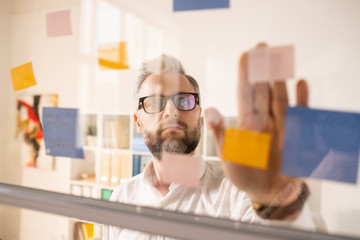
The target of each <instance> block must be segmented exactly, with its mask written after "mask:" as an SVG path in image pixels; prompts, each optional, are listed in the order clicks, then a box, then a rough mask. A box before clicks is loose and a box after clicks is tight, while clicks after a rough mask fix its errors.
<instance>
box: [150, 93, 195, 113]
mask: <svg viewBox="0 0 360 240" xmlns="http://www.w3.org/2000/svg"><path fill="white" fill-rule="evenodd" d="M168 98H171V100H172V101H173V103H174V105H175V107H176V108H177V109H179V110H182V111H189V110H192V109H194V108H195V104H196V99H195V96H194V95H191V94H177V95H172V96H168V97H164V96H151V97H148V98H146V99H144V110H145V111H146V112H148V113H157V112H161V111H162V110H163V109H164V107H165V105H166V102H167V99H168Z"/></svg>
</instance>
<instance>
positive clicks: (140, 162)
mask: <svg viewBox="0 0 360 240" xmlns="http://www.w3.org/2000/svg"><path fill="white" fill-rule="evenodd" d="M150 160H151V156H148V155H137V154H135V155H133V176H136V175H138V174H139V173H142V172H143V171H144V169H145V167H146V165H147V164H148V162H149V161H150Z"/></svg>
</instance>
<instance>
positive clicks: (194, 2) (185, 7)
mask: <svg viewBox="0 0 360 240" xmlns="http://www.w3.org/2000/svg"><path fill="white" fill-rule="evenodd" d="M173 3H174V5H173V6H174V12H176V11H189V10H201V9H214V8H229V7H230V3H229V0H174V2H173Z"/></svg>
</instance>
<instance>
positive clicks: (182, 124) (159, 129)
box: [157, 119, 188, 133]
mask: <svg viewBox="0 0 360 240" xmlns="http://www.w3.org/2000/svg"><path fill="white" fill-rule="evenodd" d="M174 124H177V125H179V126H180V127H182V128H183V129H184V130H185V131H186V130H188V126H187V125H186V123H185V122H183V121H181V120H177V119H170V120H167V121H166V122H162V123H160V124H159V127H158V131H157V132H158V133H160V132H161V131H162V130H163V129H165V128H166V127H167V126H169V125H174Z"/></svg>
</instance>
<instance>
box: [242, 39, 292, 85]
mask: <svg viewBox="0 0 360 240" xmlns="http://www.w3.org/2000/svg"><path fill="white" fill-rule="evenodd" d="M247 66H248V69H247V70H248V77H249V82H250V83H255V82H266V81H276V80H286V79H288V78H293V77H294V72H295V70H294V47H293V46H279V47H260V48H255V49H253V50H251V51H249V53H248V65H247Z"/></svg>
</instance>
